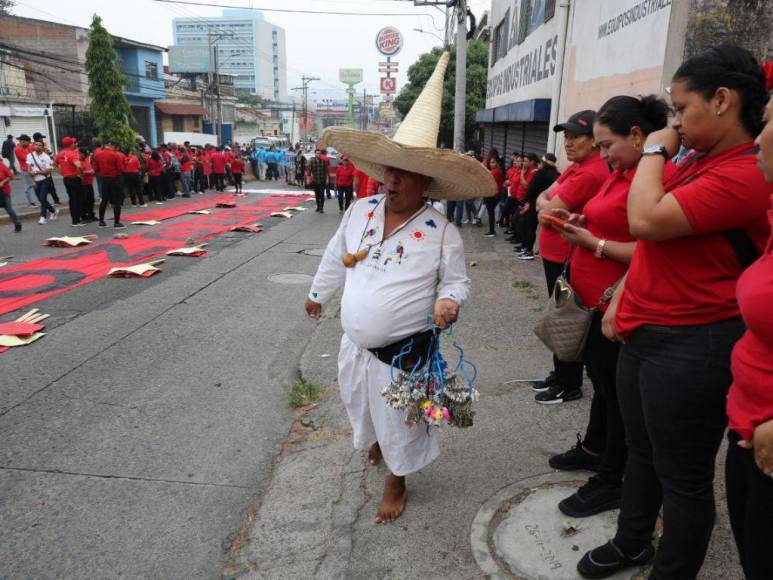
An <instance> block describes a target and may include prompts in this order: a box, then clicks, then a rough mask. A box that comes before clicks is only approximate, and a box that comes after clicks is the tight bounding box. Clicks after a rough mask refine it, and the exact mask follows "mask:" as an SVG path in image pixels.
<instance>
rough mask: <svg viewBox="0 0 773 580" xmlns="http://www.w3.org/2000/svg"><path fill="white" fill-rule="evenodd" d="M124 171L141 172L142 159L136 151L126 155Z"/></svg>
mask: <svg viewBox="0 0 773 580" xmlns="http://www.w3.org/2000/svg"><path fill="white" fill-rule="evenodd" d="M123 172H124V173H139V172H140V160H139V158H138V157H137V156H136V155H135V154H134V153H129V154H128V155H125V156H124V164H123Z"/></svg>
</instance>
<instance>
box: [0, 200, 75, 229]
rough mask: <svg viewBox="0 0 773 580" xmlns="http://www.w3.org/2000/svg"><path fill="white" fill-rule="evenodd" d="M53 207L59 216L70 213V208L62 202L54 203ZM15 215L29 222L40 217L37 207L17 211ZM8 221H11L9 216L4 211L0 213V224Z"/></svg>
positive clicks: (20, 219)
mask: <svg viewBox="0 0 773 580" xmlns="http://www.w3.org/2000/svg"><path fill="white" fill-rule="evenodd" d="M54 207H55V208H56V210H57V211H58V212H59V215H60V216H65V215H70V208H69V207H67V206H66V205H64V204H62V205H58V206H56V205H55V206H54ZM16 215H17V216H18V218H19V221H22V222H31V221H36V220H37V219H38V218H40V211H39V210H38V208H35V211H24V212H20V211H18V212H16ZM10 223H12V222H11V216H9V215H8V214H7V213H5V212H4V211H3V212H2V213H0V225H4V224H10Z"/></svg>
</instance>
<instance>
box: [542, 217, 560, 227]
mask: <svg viewBox="0 0 773 580" xmlns="http://www.w3.org/2000/svg"><path fill="white" fill-rule="evenodd" d="M542 219H543V220H545V221H546V222H548V223H549V224H551V225H553V226H555V227H557V228H561V229H563V228H564V226H565V225H566V220H562V219H561V218H558V217H556V216H554V215H550V214H545V215H543V216H542Z"/></svg>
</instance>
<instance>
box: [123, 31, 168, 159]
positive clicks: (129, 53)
mask: <svg viewBox="0 0 773 580" xmlns="http://www.w3.org/2000/svg"><path fill="white" fill-rule="evenodd" d="M113 46H114V47H115V51H116V52H117V53H118V64H119V66H120V68H121V70H122V71H123V73H124V75H126V77H127V79H128V80H129V84H128V86H127V87H126V88H125V89H124V94H125V95H126V99H127V100H128V101H129V106H130V107H131V110H132V116H133V119H132V120H131V127H132V129H134V130H135V131H136V132H137V133H139V134H140V135H142V136H143V137H144V138H145V140H146V141H147V143H148V144H149V145H150V146H151V147H156V146H157V145H158V138H157V133H158V132H157V130H156V114H155V109H154V104H153V103H154V101H157V100H162V99H163V98H164V96H165V94H166V91H165V88H164V78H163V74H164V59H163V53H164V51H166V49H165V48H162V47H160V46H154V45H152V44H144V43H142V42H135V41H134V40H128V39H126V38H120V37H117V36H114V37H113Z"/></svg>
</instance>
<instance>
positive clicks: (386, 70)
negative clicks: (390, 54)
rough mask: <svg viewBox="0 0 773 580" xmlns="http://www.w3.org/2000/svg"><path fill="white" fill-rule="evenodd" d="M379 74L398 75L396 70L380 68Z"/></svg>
mask: <svg viewBox="0 0 773 580" xmlns="http://www.w3.org/2000/svg"><path fill="white" fill-rule="evenodd" d="M378 72H380V73H387V74H397V69H396V68H381V67H379V69H378Z"/></svg>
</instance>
